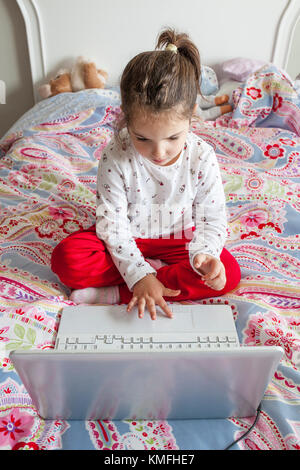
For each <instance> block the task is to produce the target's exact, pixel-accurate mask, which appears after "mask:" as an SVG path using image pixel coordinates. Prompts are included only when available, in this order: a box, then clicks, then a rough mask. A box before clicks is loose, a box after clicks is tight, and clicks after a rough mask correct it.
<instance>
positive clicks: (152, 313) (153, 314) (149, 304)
mask: <svg viewBox="0 0 300 470" xmlns="http://www.w3.org/2000/svg"><path fill="white" fill-rule="evenodd" d="M147 307H148V310H149V313H150V316H151V318H152V320H156V308H155V302H151V301H148V302H147Z"/></svg>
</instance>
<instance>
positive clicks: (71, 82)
mask: <svg viewBox="0 0 300 470" xmlns="http://www.w3.org/2000/svg"><path fill="white" fill-rule="evenodd" d="M107 77H108V74H107V72H105V71H104V70H101V69H97V67H96V64H95V62H92V61H89V60H86V59H84V58H83V57H79V58H78V59H77V61H76V62H75V64H74V65H73V67H72V68H71V70H68V69H60V70H59V71H58V72H57V75H56V77H55V78H53V79H51V80H50V81H49V83H47V84H45V85H42V86H41V87H40V88H39V94H40V96H41V98H42V99H45V98H50V97H52V96H55V95H58V94H59V93H70V92H77V91H81V90H85V89H89V88H104V87H105V83H106V80H107Z"/></svg>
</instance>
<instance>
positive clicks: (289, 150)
mask: <svg viewBox="0 0 300 470" xmlns="http://www.w3.org/2000/svg"><path fill="white" fill-rule="evenodd" d="M71 1H72V14H71V13H70V12H71V2H70V0H64V2H59V1H58V0H51V2H49V1H47V0H18V4H19V6H20V8H21V11H22V14H23V16H24V20H25V24H26V31H27V38H28V45H29V51H30V66H31V71H32V78H33V86H34V93H35V99H36V104H35V106H34V107H33V108H32V109H31V110H29V111H28V112H27V113H26V114H25V115H24V116H23V117H22V118H21V119H20V120H19V121H18V122H16V123H15V125H14V126H13V127H12V128H11V129H10V130H9V132H8V133H7V134H6V135H5V136H4V138H3V139H2V140H1V141H0V184H1V192H0V237H1V245H0V261H1V268H0V299H1V302H0V449H13V450H25V449H30V450H52V449H53V450H54V449H64V450H73V449H82V450H88V449H94V450H95V449H96V450H140V449H145V450H161V451H162V450H189V449H193V450H201V449H222V448H224V447H226V446H227V445H228V444H229V443H230V442H232V441H233V440H236V439H238V438H239V437H240V436H241V435H242V434H243V433H244V432H245V431H246V430H247V429H248V428H249V427H250V426H251V424H252V423H253V421H254V417H249V418H243V419H236V418H229V419H224V420H187V421H151V420H144V421H136V422H135V421H104V420H99V421H85V422H84V421H64V420H54V421H45V420H42V419H41V418H40V417H39V416H38V415H37V412H36V409H35V407H34V405H33V404H32V402H31V399H30V397H29V395H28V394H27V392H26V390H25V388H24V386H23V385H22V382H21V380H20V378H19V377H18V375H17V374H16V372H15V371H14V369H13V366H12V364H11V362H10V360H9V352H10V351H11V350H13V349H17V348H26V349H29V348H40V349H48V348H53V347H54V344H55V337H56V332H57V328H58V325H59V321H60V314H61V310H62V308H64V307H66V306H69V305H73V303H72V302H71V301H70V300H68V296H69V293H70V292H69V291H68V289H67V288H66V287H65V286H64V285H62V284H61V283H60V282H59V280H58V278H57V277H56V276H55V275H54V274H53V273H52V272H51V269H50V258H51V253H52V250H53V248H54V247H55V246H56V245H57V243H59V242H60V241H61V240H62V239H63V238H65V237H66V236H67V235H68V234H70V233H72V232H74V231H76V230H78V229H80V228H88V227H89V226H91V225H92V224H93V223H94V222H95V199H96V172H97V164H98V161H99V159H100V158H101V153H102V150H103V149H104V148H105V146H106V145H107V144H108V142H109V140H110V139H111V137H112V135H113V124H114V121H115V119H116V117H117V116H118V114H119V113H120V107H119V106H120V96H119V91H118V86H117V83H118V77H119V74H120V71H121V70H122V67H123V65H125V63H126V62H127V60H128V59H129V58H130V57H131V56H132V55H133V54H135V53H138V52H139V51H141V50H144V49H147V48H153V43H154V40H155V34H156V33H155V34H153V31H156V32H158V30H159V29H161V27H162V26H164V25H165V24H168V25H170V23H171V25H175V26H177V27H178V29H182V30H185V31H188V32H190V35H191V37H192V38H193V39H194V40H195V42H197V43H198V44H199V45H201V44H207V47H203V54H202V52H201V47H200V46H199V48H200V52H201V55H202V57H203V60H204V62H205V63H206V64H208V65H211V66H213V65H216V66H217V65H218V64H220V63H222V62H223V61H224V60H227V59H230V58H232V57H248V58H251V59H253V60H254V59H257V60H262V61H264V62H265V63H264V65H263V66H262V67H260V68H259V69H257V70H255V71H253V72H252V73H250V74H249V76H248V77H247V78H246V79H245V80H244V81H243V82H242V83H240V84H239V86H237V87H236V89H235V91H234V92H233V106H234V109H233V112H232V113H229V114H226V115H224V116H222V117H219V118H218V119H216V120H215V121H205V122H199V121H195V122H193V125H192V130H193V132H195V133H196V134H198V135H199V136H201V137H202V138H203V139H205V140H206V141H207V142H208V143H209V144H211V145H212V146H213V147H214V149H215V152H216V154H217V157H218V161H219V164H220V168H221V171H222V178H223V183H224V188H225V193H226V199H227V211H228V222H229V228H228V240H227V243H226V247H227V248H228V249H229V250H230V251H231V253H232V254H233V255H234V256H235V257H236V259H237V260H238V262H239V264H240V266H241V271H242V279H241V282H240V283H239V285H238V286H237V287H236V288H235V290H234V291H232V292H231V293H230V294H228V295H226V296H224V297H215V298H212V299H206V300H202V301H199V303H201V304H220V303H225V304H228V305H230V307H231V309H232V314H233V316H234V319H235V321H236V326H237V330H238V334H239V338H240V341H241V343H242V344H245V345H250V346H253V347H255V346H260V345H280V346H282V347H283V349H284V352H285V355H284V358H283V359H282V361H281V362H280V364H279V366H278V369H277V371H276V372H275V374H274V377H273V379H272V381H271V383H270V384H269V386H268V388H267V390H266V393H265V396H264V398H263V401H262V410H261V414H260V417H259V420H258V422H257V423H256V426H255V427H254V428H253V430H252V431H251V433H250V434H249V435H248V436H247V437H246V438H245V439H242V440H241V441H239V442H238V443H237V444H236V445H235V446H234V447H233V449H234V450H275V449H276V450H299V449H300V336H299V333H300V314H299V312H300V310H299V305H300V276H299V273H300V269H299V268H300V262H299V247H300V244H299V241H300V240H299V238H300V235H299V227H300V217H299V211H300V199H299V196H300V191H299V189H300V184H299V176H300V175H299V171H300V93H299V83H298V82H296V81H294V80H292V79H291V78H290V77H289V76H288V74H287V73H286V72H285V67H286V65H287V61H288V57H289V54H290V48H291V44H292V39H293V31H294V29H295V25H296V23H297V19H298V17H299V13H300V5H299V1H298V0H297V1H283V0H278V1H273V2H272V15H270V16H269V17H270V20H269V21H268V22H266V21H265V20H264V18H265V17H266V15H267V14H268V6H267V3H268V2H259V1H257V0H253V1H252V2H251V8H250V7H249V11H248V12H247V15H249V16H248V20H249V22H248V20H247V22H248V23H247V24H251V22H252V21H253V22H254V21H256V23H255V24H256V30H257V31H259V32H260V33H261V32H262V31H264V41H263V44H262V41H261V36H260V35H259V34H258V35H257V36H260V37H259V38H258V37H256V36H255V35H253V40H252V39H251V40H247V41H243V40H241V41H237V40H236V38H237V37H240V38H243V28H244V27H245V23H244V19H245V11H244V12H241V11H240V7H239V4H240V2H238V0H236V1H235V0H230V1H228V2H226V11H224V10H222V14H220V13H219V14H218V11H220V8H222V6H221V3H222V1H219V0H211V1H210V2H208V3H209V5H207V3H206V2H193V1H190V0H187V1H186V2H184V10H183V6H182V3H183V2H179V1H178V2H177V1H175V2H174V1H173V2H171V1H169V0H164V2H158V1H156V0H153V1H152V2H151V3H152V4H153V5H152V6H153V9H154V11H157V9H158V8H160V15H159V17H158V15H156V14H150V13H149V12H148V7H147V5H148V2H144V1H137V0H128V1H127V2H122V1H121V0H112V1H111V2H104V1H103V2H102V0H98V1H96V0H86V2H84V5H85V6H84V7H83V6H82V5H81V3H82V2H81V1H77V0H76V1H75V0H71ZM59 3H60V5H59ZM62 3H63V5H62ZM108 3H109V4H108ZM261 3H262V4H261ZM50 4H51V5H50ZM159 4H161V6H160V7H159ZM125 5H126V7H125ZM86 6H88V8H87V7H86ZM58 10H59V15H57V11H58ZM186 12H191V13H192V14H187V13H186ZM146 13H147V15H146ZM133 14H135V16H136V17H138V19H139V20H138V21H137V22H136V25H135V26H136V27H135V29H134V31H132V32H129V31H128V22H129V19H130V18H132V15H133ZM70 15H71V19H72V21H68V19H69V17H70ZM212 15H213V18H214V22H215V29H216V30H217V31H220V29H221V26H222V24H226V21H227V20H228V21H231V23H230V24H232V21H233V18H234V25H235V27H234V28H233V27H232V28H230V29H231V30H230V31H229V32H227V33H226V34H225V35H221V33H219V35H220V36H219V39H222V37H224V44H223V45H222V47H221V43H220V41H217V39H218V38H217V39H216V40H214V41H213V40H212V39H211V38H210V39H209V40H208V41H205V39H206V37H207V36H208V34H209V31H210V28H211V25H210V24H207V23H209V22H207V21H205V17H209V18H212ZM124 18H125V19H124ZM145 18H147V20H145ZM146 22H147V25H146ZM266 23H267V24H266ZM54 24H55V25H56V26H55V28H54ZM66 25H67V26H66ZM79 28H81V30H80V34H77V32H78V31H79ZM87 29H89V32H90V35H89V37H87V36H88V33H87ZM126 32H128V34H127V35H126V34H125V33H126ZM142 33H143V34H142ZM216 34H218V33H216ZM249 34H250V33H249ZM54 36H55V37H54ZM137 38H138V39H139V40H138V41H137ZM99 44H102V45H103V48H102V49H101V51H100V52H99V47H98V46H99ZM79 51H80V54H83V55H87V54H88V55H89V56H92V57H93V58H96V60H97V61H98V63H99V62H100V64H101V67H102V68H104V69H106V70H107V71H108V73H109V76H110V81H109V83H108V85H107V87H106V88H105V89H104V90H86V91H81V92H78V93H65V94H60V95H57V96H56V97H53V98H49V99H47V100H44V101H39V97H38V92H37V89H38V86H39V85H40V84H41V83H43V82H45V80H46V79H48V78H49V77H50V76H51V74H53V73H54V71H55V70H56V68H57V67H58V66H59V65H60V64H61V63H63V62H65V61H67V60H69V59H70V58H72V57H74V55H75V56H76V55H78V52H79ZM299 72H300V70H299ZM195 303H197V302H195Z"/></svg>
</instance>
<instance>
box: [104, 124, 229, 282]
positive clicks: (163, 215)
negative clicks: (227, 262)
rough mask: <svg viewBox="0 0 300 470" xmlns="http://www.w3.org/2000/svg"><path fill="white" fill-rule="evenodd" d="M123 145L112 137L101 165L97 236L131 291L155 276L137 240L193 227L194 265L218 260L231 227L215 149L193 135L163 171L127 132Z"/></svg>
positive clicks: (191, 255) (182, 231) (190, 251)
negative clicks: (199, 259) (201, 259)
mask: <svg viewBox="0 0 300 470" xmlns="http://www.w3.org/2000/svg"><path fill="white" fill-rule="evenodd" d="M124 142H125V145H123V146H120V144H119V142H118V141H117V139H116V138H113V139H112V140H111V141H110V142H109V144H108V146H107V147H106V148H105V149H104V151H103V153H102V157H101V159H100V161H99V167H98V179H97V211H96V216H97V218H96V232H97V236H98V237H99V238H100V239H101V240H103V242H104V243H105V245H106V247H107V249H108V251H109V253H110V255H111V257H112V259H113V262H114V263H115V265H116V267H117V268H118V270H119V271H120V274H121V276H122V277H123V278H124V281H125V282H126V284H127V286H128V288H129V289H130V290H131V291H132V290H133V286H134V284H135V283H136V282H138V281H139V280H140V279H142V278H143V277H145V276H146V275H147V274H149V273H153V274H155V273H156V271H155V270H154V269H153V268H152V267H151V266H150V264H149V263H148V262H147V261H146V260H145V259H144V257H143V255H142V253H141V251H140V250H139V248H138V247H137V245H136V243H135V238H158V237H160V236H164V238H167V237H168V235H170V234H171V233H173V234H176V233H180V234H181V233H184V230H188V229H191V228H192V227H195V230H194V232H193V238H192V240H191V242H190V243H189V245H188V249H189V258H190V263H191V266H192V267H193V258H194V257H195V255H196V254H198V253H204V254H209V255H212V256H214V257H216V258H219V256H220V253H221V251H222V249H223V247H224V243H225V239H226V231H227V222H226V207H225V196H224V190H223V185H222V180H221V175H220V169H219V165H218V162H217V158H216V155H215V152H214V151H213V149H212V147H211V146H210V145H209V144H207V143H206V142H204V141H203V140H202V139H201V138H200V137H198V136H196V135H195V134H193V133H192V132H190V133H189V134H188V136H187V139H186V143H185V146H184V149H183V150H182V152H181V154H180V156H179V158H178V159H177V161H176V162H175V163H173V164H172V165H169V166H159V165H155V164H154V163H152V162H151V161H150V160H148V159H146V158H144V157H142V156H141V155H140V154H139V153H138V152H137V151H136V150H135V148H134V146H133V145H132V143H131V140H130V137H129V134H128V132H126V136H125V140H124ZM180 238H181V236H180ZM193 269H194V268H193ZM194 270H195V269H194ZM195 271H196V270H195Z"/></svg>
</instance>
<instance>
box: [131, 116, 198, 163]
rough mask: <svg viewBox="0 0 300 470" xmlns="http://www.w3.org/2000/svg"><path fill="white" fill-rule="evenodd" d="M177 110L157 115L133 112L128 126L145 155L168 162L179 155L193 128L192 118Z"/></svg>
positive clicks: (133, 139)
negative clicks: (181, 115) (185, 116)
mask: <svg viewBox="0 0 300 470" xmlns="http://www.w3.org/2000/svg"><path fill="white" fill-rule="evenodd" d="M179 116H180V115H179V114H178V113H177V112H174V113H171V112H170V111H168V112H161V113H159V114H157V115H153V114H147V113H145V112H137V113H134V118H133V119H132V122H131V123H130V126H128V131H129V134H130V137H131V139H132V143H133V145H134V147H135V149H136V150H137V152H138V153H139V154H140V155H142V157H144V158H147V159H148V160H150V161H151V162H152V163H154V164H155V165H159V166H167V165H171V164H172V163H174V162H175V161H176V160H177V159H178V158H179V156H180V153H181V151H182V149H183V147H184V144H185V141H186V137H187V134H188V132H189V128H190V120H189V119H185V118H182V117H179Z"/></svg>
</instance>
